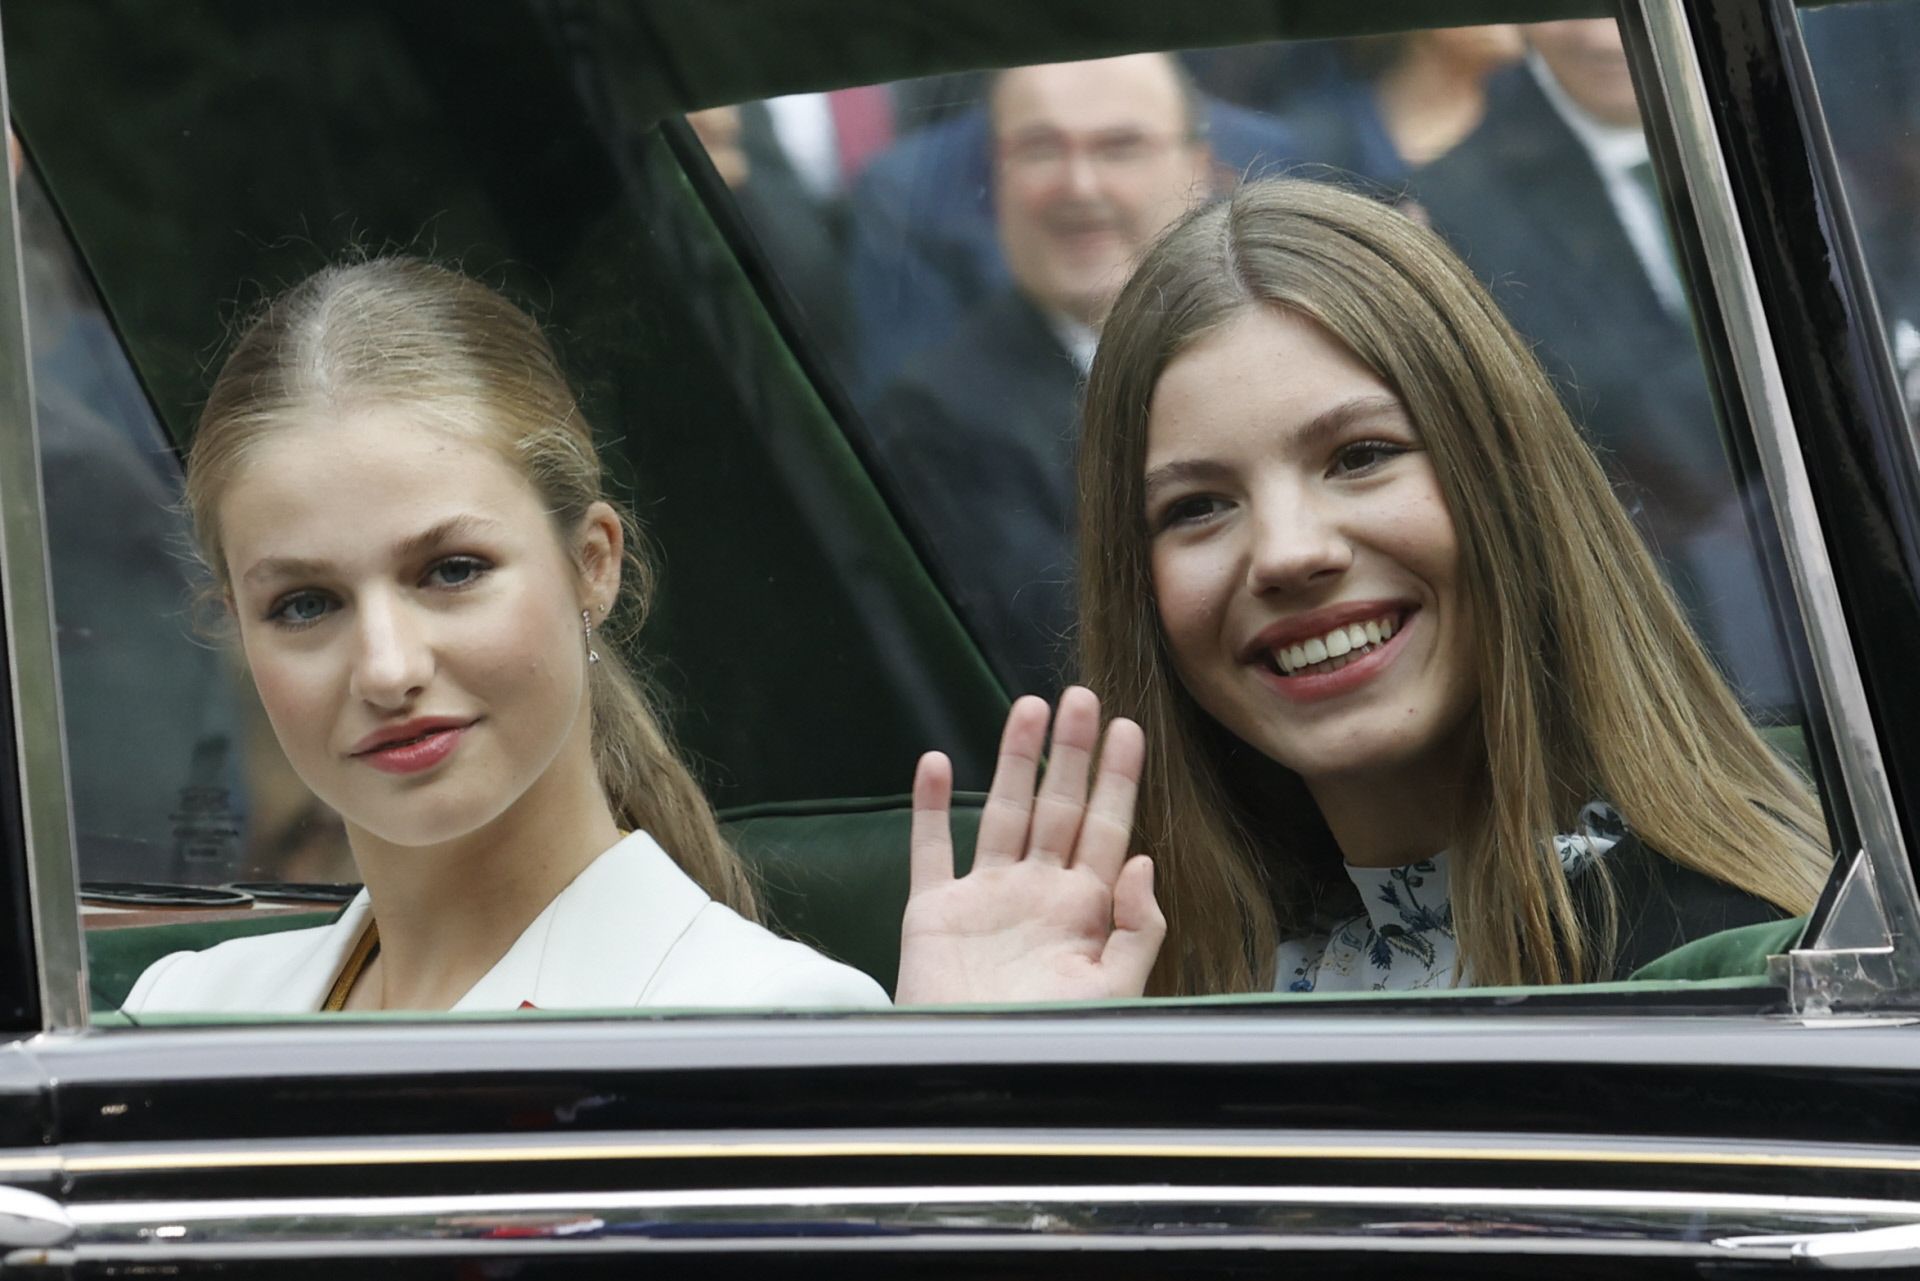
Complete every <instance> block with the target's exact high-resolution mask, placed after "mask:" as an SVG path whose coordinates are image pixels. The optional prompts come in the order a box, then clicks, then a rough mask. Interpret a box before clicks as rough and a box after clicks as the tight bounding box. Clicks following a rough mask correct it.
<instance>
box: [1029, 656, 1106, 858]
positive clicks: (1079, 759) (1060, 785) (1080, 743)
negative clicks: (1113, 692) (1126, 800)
mask: <svg viewBox="0 0 1920 1281" xmlns="http://www.w3.org/2000/svg"><path fill="white" fill-rule="evenodd" d="M1099 734H1100V700H1099V699H1098V698H1096V697H1094V693H1093V691H1092V690H1090V689H1087V688H1085V687H1084V686H1080V685H1075V686H1073V687H1072V688H1071V689H1069V690H1067V691H1066V692H1065V693H1064V694H1062V695H1060V710H1059V711H1057V712H1055V713H1054V717H1053V749H1052V750H1051V751H1049V752H1048V753H1047V776H1046V778H1045V779H1043V780H1042V781H1041V783H1040V791H1039V794H1038V795H1037V796H1035V797H1034V802H1033V834H1032V835H1031V836H1030V837H1029V838H1028V839H1027V857H1028V858H1037V859H1044V860H1046V861H1047V862H1050V863H1057V864H1058V865H1060V866H1061V867H1065V866H1066V865H1067V864H1068V863H1069V862H1071V861H1072V859H1073V845H1074V842H1075V841H1076V840H1077V839H1079V836H1080V820H1081V816H1082V815H1084V814H1085V813H1086V808H1087V770H1088V767H1089V765H1091V763H1092V761H1093V745H1094V743H1095V742H1096V741H1097V740H1098V738H1099Z"/></svg>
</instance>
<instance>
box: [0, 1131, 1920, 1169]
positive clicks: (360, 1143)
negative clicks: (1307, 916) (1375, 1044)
mask: <svg viewBox="0 0 1920 1281" xmlns="http://www.w3.org/2000/svg"><path fill="white" fill-rule="evenodd" d="M952 1158H963V1159H981V1158H991V1159H1007V1158H1013V1159H1019V1160H1024V1161H1034V1160H1042V1161H1056V1160H1088V1159H1093V1160H1108V1161H1111V1160H1152V1161H1196V1160H1204V1161H1234V1162H1287V1161H1343V1162H1374V1163H1398V1164H1404V1163H1406V1162H1409V1161H1445V1162H1459V1163H1499V1164H1503V1165H1508V1164H1523V1165H1526V1164H1538V1165H1581V1166H1600V1165H1621V1166H1643V1167H1650V1166H1673V1167H1682V1168H1689V1167H1691V1168H1695V1169H1710V1168H1721V1169H1749V1170H1750V1169H1777V1170H1786V1171H1792V1172H1794V1173H1795V1174H1797V1175H1799V1176H1801V1177H1810V1176H1812V1175H1813V1174H1814V1173H1815V1172H1823V1173H1832V1172H1836V1171H1856V1172H1857V1171H1873V1172H1877V1173H1889V1174H1920V1151H1916V1150H1915V1149H1914V1148H1911V1147H1882V1146H1871V1145H1861V1144H1806V1143H1775V1144H1770V1145H1768V1146H1766V1147H1765V1148H1759V1147H1754V1146H1736V1147H1729V1146H1728V1145H1727V1144H1726V1143H1725V1142H1724V1141H1716V1140H1701V1139H1693V1140H1689V1139H1678V1138H1672V1137H1663V1138H1643V1139H1633V1138H1627V1137H1622V1136H1619V1135H1605V1136H1587V1137H1582V1136H1574V1135H1551V1136H1542V1137H1535V1136H1526V1135H1514V1134H1468V1135H1457V1134H1446V1133H1426V1132H1417V1131H1405V1132H1399V1133H1394V1134H1391V1135H1383V1136H1369V1135H1364V1134H1352V1133H1348V1132H1344V1131H1311V1130H1309V1131H1286V1132H1276V1131H1271V1130H1242V1131H1235V1132H1230V1133H1223V1132H1221V1131H1219V1130H1192V1131H1185V1130H1151V1131H1099V1130H1094V1131H1073V1130H1068V1131H1063V1130H1023V1129H999V1128H995V1129H992V1130H983V1129H962V1130H956V1129H941V1130H925V1129H890V1130H884V1131H881V1130H872V1131H868V1130H831V1131H828V1130H821V1131H797V1132H796V1131H772V1130H768V1131H759V1130H726V1131H711V1130H699V1131H676V1132H673V1133H671V1134H668V1135H652V1134H647V1135H635V1134H631V1133H624V1132H611V1133H609V1132H597V1133H581V1134H569V1135H565V1136H559V1135H513V1136H502V1135H436V1136H423V1135H403V1136H394V1137H390V1138H371V1137H368V1138H357V1139H318V1140H311V1139H310V1140H285V1139H277V1140H276V1139H267V1140H254V1141H246V1142H216V1143H211V1144H207V1145H196V1144H186V1143H158V1144H143V1143H116V1144H76V1145H71V1146H68V1147H66V1148H64V1149H61V1150H59V1152H58V1153H57V1154H49V1153H47V1152H46V1151H45V1150H43V1149H28V1150H19V1151H0V1179H4V1178H7V1177H19V1176H20V1175H23V1174H48V1173H55V1174H60V1175H63V1176H67V1177H85V1176H108V1177H111V1176H115V1175H152V1174H181V1173H185V1172H188V1171H194V1172H204V1171H229V1170H255V1171H260V1170H276V1171H287V1170H306V1171H310V1172H319V1171H324V1170H336V1169H341V1168H350V1169H359V1170H366V1169H373V1168H382V1167H385V1168H404V1167H409V1166H411V1167H422V1166H432V1167H460V1166H465V1167H488V1166H496V1167H497V1166H506V1165H513V1166H534V1165H554V1164H576V1163H587V1162H595V1163H609V1162H621V1163H624V1162H644V1161H672V1162H687V1161H739V1160H742V1159H747V1160H752V1161H757V1162H770V1161H780V1162H795V1161H820V1160H873V1159H877V1160H883V1161H887V1162H892V1163H897V1162H906V1161H925V1160H933V1159H952Z"/></svg>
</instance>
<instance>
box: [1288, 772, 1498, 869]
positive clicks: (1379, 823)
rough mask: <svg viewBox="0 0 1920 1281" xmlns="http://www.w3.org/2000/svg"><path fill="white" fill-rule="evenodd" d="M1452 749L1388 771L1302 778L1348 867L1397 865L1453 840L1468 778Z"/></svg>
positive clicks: (1429, 854)
mask: <svg viewBox="0 0 1920 1281" xmlns="http://www.w3.org/2000/svg"><path fill="white" fill-rule="evenodd" d="M1462 758H1467V759H1470V754H1469V753H1464V752H1463V753H1458V754H1454V755H1453V757H1452V762H1449V760H1448V759H1447V757H1445V756H1442V757H1440V758H1439V759H1438V760H1437V761H1435V762H1432V763H1423V764H1421V765H1418V766H1412V767H1408V768H1405V769H1398V770H1394V771H1391V772H1387V771H1382V772H1376V773H1368V774H1343V775H1340V776H1338V777H1331V778H1314V779H1308V780H1306V784H1307V791H1308V792H1309V793H1311V794H1312V796H1313V800H1314V803H1315V804H1316V805H1318V806H1319V808H1320V814H1321V817H1323V818H1324V819H1325V820H1326V823H1327V828H1328V830H1329V831H1331V832H1332V833H1333V839H1334V842H1335V844H1337V845H1339V847H1340V857H1341V858H1342V859H1344V860H1345V861H1346V862H1347V863H1348V864H1349V865H1350V866H1353V867H1403V866H1405V865H1406V864H1408V863H1417V862H1419V861H1420V860H1421V859H1423V858H1432V857H1433V856H1434V855H1435V854H1438V853H1440V852H1441V851H1442V850H1444V849H1446V848H1447V847H1448V846H1450V845H1452V844H1453V835H1454V832H1455V831H1456V830H1458V828H1459V819H1460V814H1461V808H1462V802H1463V801H1464V800H1465V798H1466V796H1467V794H1468V792H1469V790H1470V782H1469V779H1468V778H1467V777H1465V776H1464V775H1465V770H1463V769H1462V768H1461V766H1460V765H1459V764H1458V763H1457V762H1458V761H1460V760H1461V759H1462Z"/></svg>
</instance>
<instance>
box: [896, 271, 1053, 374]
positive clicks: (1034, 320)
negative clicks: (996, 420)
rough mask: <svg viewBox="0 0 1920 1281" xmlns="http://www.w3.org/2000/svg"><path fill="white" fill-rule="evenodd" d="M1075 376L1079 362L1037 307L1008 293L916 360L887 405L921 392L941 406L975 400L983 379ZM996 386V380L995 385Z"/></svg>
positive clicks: (984, 304)
mask: <svg viewBox="0 0 1920 1281" xmlns="http://www.w3.org/2000/svg"><path fill="white" fill-rule="evenodd" d="M1055 365H1059V366H1062V367H1064V370H1065V373H1064V374H1063V377H1066V378H1067V379H1069V380H1071V379H1072V377H1073V376H1074V368H1073V359H1072V357H1070V356H1069V355H1068V354H1067V352H1066V350H1065V349H1064V348H1063V347H1061V345H1060V340H1059V338H1058V337H1056V336H1055V335H1054V332H1053V329H1052V327H1051V326H1050V325H1048V324H1047V319H1046V317H1045V316H1043V315H1041V314H1040V312H1039V310H1038V309H1037V308H1035V307H1034V305H1033V304H1032V303H1030V302H1028V301H1027V300H1026V298H1024V297H1023V296H1022V295H1021V294H1020V291H1019V290H1017V289H1013V288H1007V289H1002V290H1001V291H999V292H998V293H995V294H993V295H991V296H989V297H987V298H985V299H983V300H981V301H980V302H979V303H977V304H975V305H974V306H973V307H972V308H971V309H969V310H968V311H967V313H966V314H965V315H964V316H962V317H961V318H960V322H959V324H957V325H956V326H955V327H954V330H953V332H952V334H950V335H948V337H947V338H946V340H945V341H944V342H941V343H938V344H936V345H935V346H932V347H929V348H927V349H926V350H924V351H921V352H919V353H917V354H916V355H914V356H913V357H912V358H910V359H909V360H908V361H907V363H906V366H905V367H904V368H903V369H902V370H901V371H900V375H899V377H898V378H897V379H896V380H895V381H894V383H893V384H892V386H891V387H889V389H888V394H887V396H886V397H884V398H883V401H884V400H892V399H894V398H895V397H896V396H898V395H911V394H912V393H915V392H918V393H920V394H921V395H924V396H929V397H931V398H934V399H940V400H972V399H974V398H976V397H978V396H980V395H981V394H982V392H983V390H984V391H989V392H990V391H991V390H992V388H991V386H987V387H984V388H983V385H982V376H983V375H985V374H987V373H997V374H1004V373H1006V372H1007V371H1008V370H1009V369H1018V368H1021V367H1028V368H1033V369H1045V370H1047V371H1049V372H1055V371H1054V366H1055ZM989 381H990V380H989Z"/></svg>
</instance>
